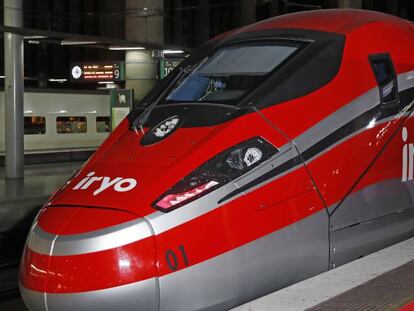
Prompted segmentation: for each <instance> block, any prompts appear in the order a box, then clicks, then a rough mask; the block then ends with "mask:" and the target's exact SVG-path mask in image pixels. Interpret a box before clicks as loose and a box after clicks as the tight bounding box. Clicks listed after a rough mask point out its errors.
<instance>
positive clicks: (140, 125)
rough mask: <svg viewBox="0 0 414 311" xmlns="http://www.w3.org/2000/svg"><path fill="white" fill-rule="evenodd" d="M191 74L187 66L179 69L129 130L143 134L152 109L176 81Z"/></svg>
mask: <svg viewBox="0 0 414 311" xmlns="http://www.w3.org/2000/svg"><path fill="white" fill-rule="evenodd" d="M190 72H191V67H190V66H187V67H186V68H183V69H181V71H180V72H179V73H177V75H176V76H175V77H174V79H173V80H172V81H171V82H170V84H169V85H168V86H166V88H165V89H164V90H163V91H162V92H161V94H160V95H159V96H158V98H157V99H156V100H155V101H154V102H153V103H152V104H151V105H149V106H148V108H147V109H145V110H144V112H143V113H141V114H140V115H139V116H138V117H137V118H136V119H135V120H134V121H133V122H132V124H131V129H133V130H134V131H137V130H138V129H139V130H140V131H141V132H142V134H144V125H145V123H146V122H147V121H148V119H149V116H150V115H151V112H152V111H153V110H154V108H155V107H156V106H157V105H158V103H159V102H160V100H161V99H162V98H164V97H165V96H166V95H167V93H168V92H169V91H170V90H171V89H172V88H173V87H174V86H175V84H176V83H177V81H179V80H180V79H181V78H182V77H184V76H186V75H188V74H189V73H190Z"/></svg>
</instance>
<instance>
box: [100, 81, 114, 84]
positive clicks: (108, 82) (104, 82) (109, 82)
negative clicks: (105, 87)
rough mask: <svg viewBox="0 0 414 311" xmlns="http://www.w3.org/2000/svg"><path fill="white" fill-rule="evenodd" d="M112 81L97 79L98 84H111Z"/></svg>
mask: <svg viewBox="0 0 414 311" xmlns="http://www.w3.org/2000/svg"><path fill="white" fill-rule="evenodd" d="M113 83H115V82H113V81H99V82H98V84H113Z"/></svg>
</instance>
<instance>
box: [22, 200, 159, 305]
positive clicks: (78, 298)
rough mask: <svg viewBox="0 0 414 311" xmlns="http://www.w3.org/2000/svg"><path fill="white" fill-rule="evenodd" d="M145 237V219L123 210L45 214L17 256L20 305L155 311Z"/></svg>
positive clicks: (151, 259) (150, 247) (149, 241)
mask: <svg viewBox="0 0 414 311" xmlns="http://www.w3.org/2000/svg"><path fill="white" fill-rule="evenodd" d="M91 213H95V214H96V215H97V216H96V217H95V219H93V218H91ZM99 213H102V214H104V215H105V216H106V217H109V216H110V219H107V218H106V219H103V218H102V214H99ZM49 216H53V217H49ZM65 216H67V217H65ZM49 218H50V219H49ZM52 218H53V219H54V220H55V222H56V220H62V219H66V221H62V222H61V224H62V225H61V226H60V227H59V226H58V225H56V223H49V221H50V220H51V219H52ZM131 218H132V219H131ZM115 221H116V222H117V223H116V224H114V222H115ZM108 224H110V225H109V226H108ZM85 229H88V230H87V231H86V230H85ZM90 229H94V230H90ZM151 232H152V231H151V229H150V227H149V224H148V223H147V222H146V221H145V220H143V219H142V218H136V217H135V216H134V217H133V216H131V215H130V214H128V213H125V212H123V211H117V210H105V209H99V208H82V207H76V208H73V207H67V208H66V207H52V208H47V209H45V211H44V212H42V213H41V214H40V216H39V219H38V220H37V221H36V223H35V224H34V225H33V226H32V230H31V232H30V235H29V238H28V242H27V246H26V248H25V251H24V254H23V259H22V264H21V267H20V290H21V294H22V297H23V300H24V301H25V303H26V305H27V306H28V307H29V309H30V310H48V311H52V310H63V311H65V310H70V311H73V310H115V309H120V310H130V309H131V310H132V309H134V310H135V309H136V308H137V306H139V309H141V310H149V311H151V310H155V307H156V305H157V301H156V299H157V292H156V291H157V288H156V268H155V243H154V237H153V235H152V233H151Z"/></svg>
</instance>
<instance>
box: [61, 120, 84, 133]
mask: <svg viewBox="0 0 414 311" xmlns="http://www.w3.org/2000/svg"><path fill="white" fill-rule="evenodd" d="M56 130H57V132H58V134H79V133H86V131H87V122H86V117H57V118H56Z"/></svg>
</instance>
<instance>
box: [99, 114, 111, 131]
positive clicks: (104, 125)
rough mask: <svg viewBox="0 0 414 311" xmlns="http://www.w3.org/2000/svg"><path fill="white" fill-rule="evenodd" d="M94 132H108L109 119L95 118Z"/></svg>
mask: <svg viewBox="0 0 414 311" xmlns="http://www.w3.org/2000/svg"><path fill="white" fill-rule="evenodd" d="M96 131H97V132H98V133H107V132H109V117H96Z"/></svg>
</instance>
